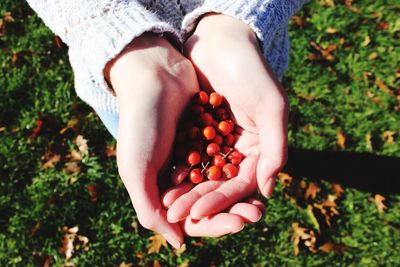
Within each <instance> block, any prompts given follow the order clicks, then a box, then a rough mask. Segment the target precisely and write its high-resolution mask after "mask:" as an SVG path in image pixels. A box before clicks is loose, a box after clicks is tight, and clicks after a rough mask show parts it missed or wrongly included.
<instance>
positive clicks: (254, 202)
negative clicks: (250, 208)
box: [246, 197, 266, 214]
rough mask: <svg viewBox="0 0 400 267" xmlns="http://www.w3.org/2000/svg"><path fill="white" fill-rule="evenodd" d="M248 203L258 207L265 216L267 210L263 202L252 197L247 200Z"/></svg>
mask: <svg viewBox="0 0 400 267" xmlns="http://www.w3.org/2000/svg"><path fill="white" fill-rule="evenodd" d="M246 202H247V203H249V204H252V205H254V206H256V207H257V208H258V209H259V210H260V211H261V213H262V214H265V209H266V208H265V205H264V203H263V202H262V201H261V200H259V199H257V198H254V197H251V198H249V199H247V200H246Z"/></svg>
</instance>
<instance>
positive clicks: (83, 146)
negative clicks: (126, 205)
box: [75, 135, 89, 155]
mask: <svg viewBox="0 0 400 267" xmlns="http://www.w3.org/2000/svg"><path fill="white" fill-rule="evenodd" d="M87 142H88V140H87V139H85V138H83V136H82V135H78V136H77V137H76V139H75V145H77V147H78V149H79V151H80V153H81V154H83V155H87V154H88V153H89V148H88V145H87Z"/></svg>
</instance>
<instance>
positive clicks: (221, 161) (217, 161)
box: [212, 155, 226, 168]
mask: <svg viewBox="0 0 400 267" xmlns="http://www.w3.org/2000/svg"><path fill="white" fill-rule="evenodd" d="M225 162H226V160H225V158H224V157H223V156H222V155H215V156H214V158H213V161H212V164H213V165H214V166H217V167H221V168H222V167H224V165H225Z"/></svg>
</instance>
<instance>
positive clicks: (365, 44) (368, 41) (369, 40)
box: [361, 34, 371, 46]
mask: <svg viewBox="0 0 400 267" xmlns="http://www.w3.org/2000/svg"><path fill="white" fill-rule="evenodd" d="M370 42H371V38H370V37H369V35H368V34H367V35H365V37H364V41H363V42H362V44H361V46H367V45H369V43H370Z"/></svg>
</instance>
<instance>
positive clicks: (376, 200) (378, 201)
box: [369, 194, 387, 213]
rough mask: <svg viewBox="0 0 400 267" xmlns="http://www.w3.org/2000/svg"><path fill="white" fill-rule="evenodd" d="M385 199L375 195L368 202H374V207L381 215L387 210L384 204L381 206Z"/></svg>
mask: <svg viewBox="0 0 400 267" xmlns="http://www.w3.org/2000/svg"><path fill="white" fill-rule="evenodd" d="M385 199H386V198H385V197H384V196H382V195H380V194H375V196H374V197H373V198H372V197H369V200H371V201H372V202H374V203H375V204H376V207H377V209H378V211H379V213H383V212H384V211H385V209H387V206H385V204H383V201H384V200H385Z"/></svg>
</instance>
